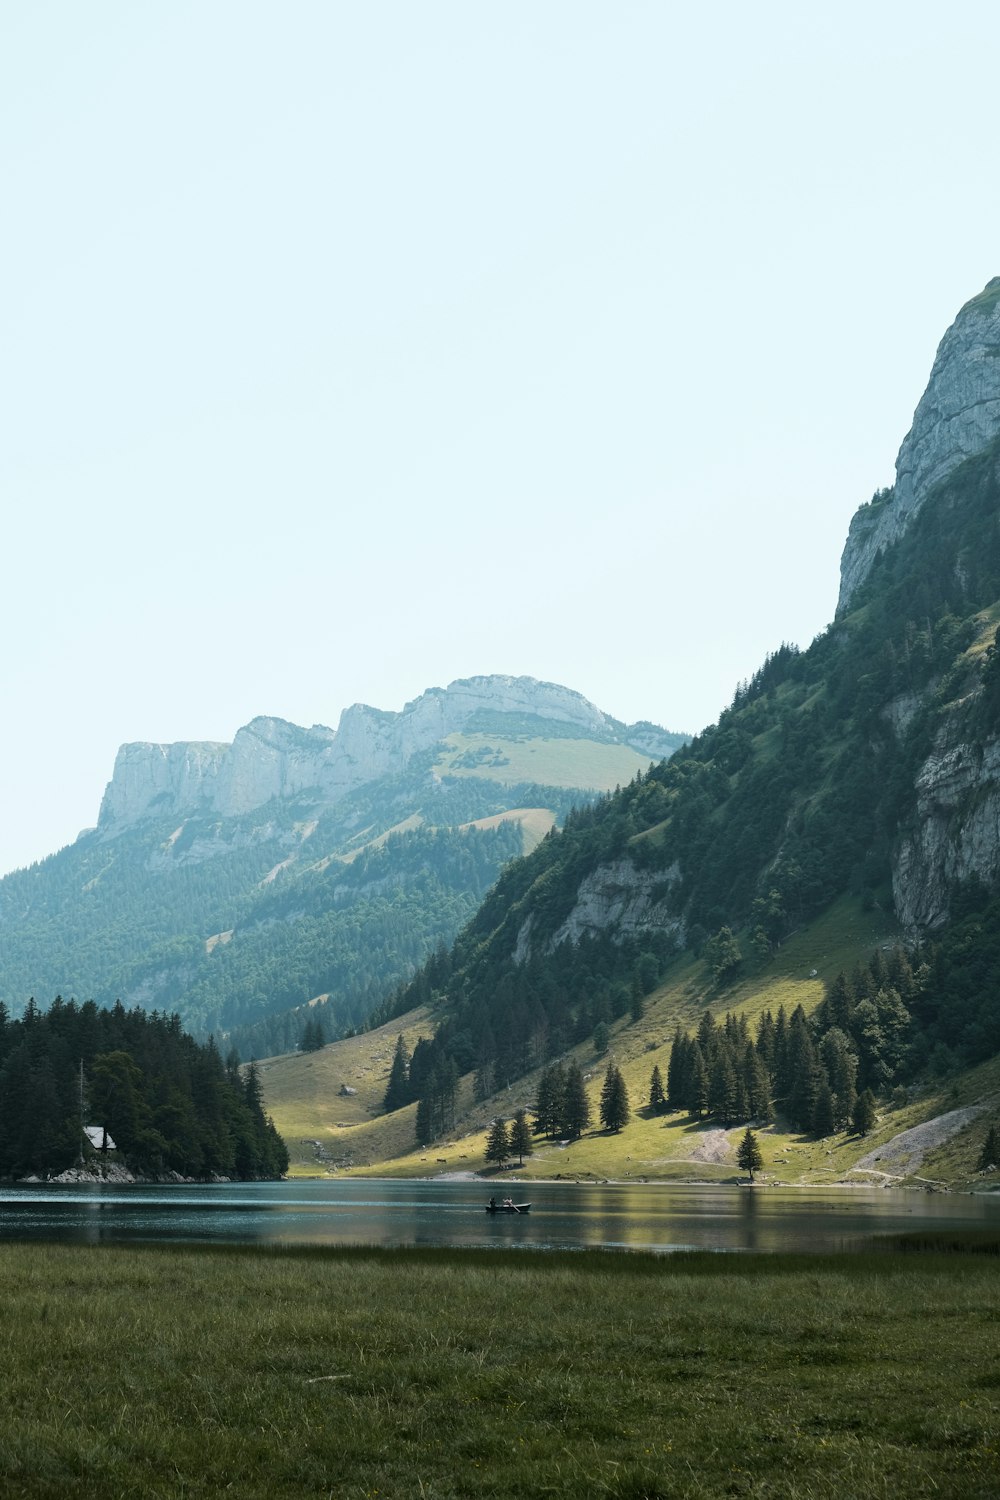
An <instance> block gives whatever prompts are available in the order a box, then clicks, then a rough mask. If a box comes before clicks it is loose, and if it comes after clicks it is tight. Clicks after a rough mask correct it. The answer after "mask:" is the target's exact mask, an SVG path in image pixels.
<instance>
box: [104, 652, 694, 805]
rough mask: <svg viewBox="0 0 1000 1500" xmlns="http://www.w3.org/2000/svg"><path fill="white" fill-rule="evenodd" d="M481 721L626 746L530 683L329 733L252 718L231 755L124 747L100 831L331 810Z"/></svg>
mask: <svg viewBox="0 0 1000 1500" xmlns="http://www.w3.org/2000/svg"><path fill="white" fill-rule="evenodd" d="M482 712H489V713H492V714H496V713H501V714H515V715H519V716H521V715H528V716H532V717H537V718H542V719H549V720H555V721H557V722H558V723H561V724H567V725H572V726H578V727H579V730H580V734H581V737H595V738H599V739H605V740H607V739H624V740H625V742H626V743H633V737H632V736H630V733H629V730H628V728H627V726H625V725H619V724H617V723H616V721H615V720H613V719H610V718H608V716H607V715H606V714H603V713H602V712H601V711H600V709H598V708H595V707H594V705H593V704H592V703H590V702H588V701H587V699H586V698H584V697H583V696H582V695H581V694H580V693H575V692H573V691H572V690H571V689H569V688H564V687H560V686H558V685H557V684H555V683H549V682H537V681H536V680H535V679H534V678H533V677H503V676H493V677H472V678H468V679H464V680H460V681H457V682H453V683H452V684H451V685H450V686H449V687H447V688H431V689H430V690H429V691H428V692H426V693H423V694H421V696H420V697H419V698H416V699H414V701H413V702H412V703H408V704H406V706H405V707H404V708H403V710H402V711H401V712H400V713H388V712H384V711H383V710H381V709H377V708H370V707H368V706H367V705H366V704H363V703H356V704H354V705H353V707H351V708H347V709H345V710H344V712H343V713H342V715H341V718H340V724H339V727H338V728H337V729H336V731H334V730H332V729H327V728H325V727H324V726H323V725H314V726H313V727H312V728H311V729H302V728H299V727H298V726H297V725H295V724H288V723H286V722H285V721H284V720H283V719H272V718H258V719H254V720H252V721H251V723H249V724H247V725H246V726H245V727H244V728H243V729H241V730H240V731H239V733H238V734H237V735H236V738H235V739H234V740H233V743H232V744H231V745H220V744H207V743H206V744H199V743H192V744H183V743H182V744H176V745H152V744H141V743H137V744H130V745H123V746H122V747H121V749H120V750H119V752H118V756H117V759H116V761H115V768H114V774H113V776H112V778H111V781H110V782H109V784H108V787H107V790H106V792H105V794H104V800H103V802H102V804H101V812H100V819H99V824H98V826H99V828H100V829H101V830H102V831H103V832H105V833H114V832H118V831H120V830H121V829H122V828H125V827H128V826H130V825H132V824H133V823H136V822H138V821H139V820H141V819H143V818H147V817H154V816H155V817H159V816H163V817H173V816H177V817H187V816H190V815H192V814H195V813H206V814H215V815H217V816H219V817H242V816H244V815H245V814H247V813H250V812H252V811H253V810H254V809H255V808H258V807H262V806H263V805H264V804H265V803H267V802H269V801H271V799H272V798H275V797H296V796H303V795H305V796H308V797H309V798H310V799H311V800H312V801H313V802H314V803H315V804H316V805H324V804H329V803H333V802H337V801H339V800H340V798H342V797H344V796H346V795H347V794H348V793H349V792H351V791H353V790H354V789H355V788H357V787H359V786H363V785H365V784H366V783H368V782H370V781H374V780H376V779H377V778H379V777H381V776H386V775H394V774H398V773H399V772H401V771H402V770H403V769H404V768H405V766H406V764H407V762H408V761H409V760H410V759H411V757H412V756H414V755H415V754H417V753H418V752H419V751H421V750H428V749H430V748H431V746H433V745H436V744H437V743H438V742H439V741H440V740H442V739H444V738H446V736H447V735H449V734H454V733H457V732H458V731H460V730H462V729H464V727H465V726H466V725H467V724H468V723H469V722H470V720H472V718H473V717H474V716H475V715H476V714H477V713H482ZM635 731H636V733H635V736H634V743H635V745H636V748H638V749H641V750H642V751H643V752H644V753H649V754H650V756H651V758H654V759H658V758H660V757H661V756H665V755H669V754H670V752H671V750H672V749H673V748H674V744H675V743H676V742H673V743H672V742H671V741H670V737H669V736H667V735H666V734H665V732H664V731H662V730H659V729H658V728H657V726H655V725H652V724H645V723H644V724H641V725H636V726H635Z"/></svg>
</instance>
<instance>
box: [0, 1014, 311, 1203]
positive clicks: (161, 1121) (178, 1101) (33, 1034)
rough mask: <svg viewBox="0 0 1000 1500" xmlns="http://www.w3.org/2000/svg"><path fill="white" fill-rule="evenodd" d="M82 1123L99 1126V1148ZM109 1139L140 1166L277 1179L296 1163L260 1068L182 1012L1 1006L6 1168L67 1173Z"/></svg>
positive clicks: (17, 1173)
mask: <svg viewBox="0 0 1000 1500" xmlns="http://www.w3.org/2000/svg"><path fill="white" fill-rule="evenodd" d="M85 1125H96V1126H98V1127H99V1130H100V1131H101V1132H102V1134H101V1137H100V1145H99V1146H98V1147H96V1148H95V1147H94V1146H93V1145H92V1144H91V1143H90V1141H89V1140H88V1139H87V1137H86V1136H85V1135H84V1132H83V1126H85ZM104 1132H106V1135H105V1134H104ZM107 1137H110V1139H111V1140H112V1141H113V1142H114V1147H115V1152H114V1159H116V1160H118V1161H121V1162H122V1163H123V1164H124V1165H125V1166H127V1167H128V1168H130V1169H131V1170H133V1171H135V1172H137V1173H139V1174H141V1175H154V1176H155V1175H162V1174H167V1173H177V1174H179V1175H180V1176H182V1177H195V1178H210V1177H234V1178H241V1179H242V1178H269V1177H279V1176H281V1174H282V1173H283V1172H284V1171H285V1170H286V1168H287V1166H288V1154H287V1152H286V1150H285V1145H284V1142H283V1141H282V1139H281V1137H280V1136H279V1135H278V1133H277V1131H276V1130H275V1128H274V1126H273V1124H272V1123H271V1122H270V1121H269V1120H268V1119H267V1118H266V1116H265V1114H264V1109H263V1104H262V1093H261V1086H260V1079H259V1077H258V1074H257V1069H256V1067H255V1066H254V1065H253V1064H251V1065H250V1067H249V1068H248V1069H246V1071H245V1072H243V1073H241V1072H240V1070H239V1068H238V1066H237V1063H236V1060H235V1059H233V1058H230V1059H229V1060H228V1062H225V1063H224V1062H223V1060H222V1058H221V1057H220V1055H219V1052H218V1050H217V1049H216V1047H215V1045H214V1043H212V1042H211V1041H210V1042H208V1043H206V1044H205V1045H203V1046H200V1045H199V1044H198V1043H196V1042H195V1041H194V1040H193V1039H192V1038H191V1037H190V1036H188V1035H186V1034H185V1032H184V1031H182V1029H181V1024H180V1020H179V1019H178V1017H177V1016H165V1015H160V1014H158V1013H155V1012H154V1013H153V1014H147V1013H146V1012H145V1011H142V1010H138V1009H133V1010H126V1009H125V1008H124V1007H123V1006H122V1005H120V1004H118V1005H115V1006H114V1007H113V1008H111V1009H110V1010H107V1009H99V1008H98V1007H97V1006H96V1005H95V1004H94V1003H93V1001H87V1002H85V1003H84V1004H83V1005H77V1004H76V1002H75V1001H72V1000H70V1001H63V1000H62V999H61V998H59V997H57V998H56V999H55V1000H54V1001H53V1003H52V1004H51V1005H50V1006H49V1008H48V1010H47V1011H43V1010H41V1009H40V1008H38V1007H37V1006H36V1004H35V1002H34V1000H31V1001H30V1002H29V1004H28V1006H27V1009H26V1010H25V1013H24V1015H23V1017H21V1019H19V1020H16V1021H12V1020H10V1019H9V1017H8V1015H7V1011H6V1008H5V1007H4V1006H2V1005H0V1177H3V1178H21V1177H26V1176H29V1175H32V1176H49V1175H53V1174H56V1173H59V1172H61V1171H64V1170H65V1169H66V1168H69V1167H72V1166H74V1165H75V1164H77V1163H78V1162H80V1161H81V1160H82V1159H84V1158H90V1157H92V1156H94V1155H95V1154H100V1153H101V1152H102V1148H103V1147H104V1145H105V1143H106V1139H107Z"/></svg>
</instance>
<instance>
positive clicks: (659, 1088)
mask: <svg viewBox="0 0 1000 1500" xmlns="http://www.w3.org/2000/svg"><path fill="white" fill-rule="evenodd" d="M649 1107H650V1109H651V1110H652V1111H653V1113H654V1115H662V1114H663V1112H664V1110H665V1109H666V1107H667V1098H666V1095H665V1094H664V1092H663V1078H662V1075H661V1073H660V1067H659V1064H658V1063H657V1064H655V1065H654V1067H653V1072H652V1074H651V1076H650V1080H649Z"/></svg>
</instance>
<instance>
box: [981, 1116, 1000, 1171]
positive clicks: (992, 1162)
mask: <svg viewBox="0 0 1000 1500" xmlns="http://www.w3.org/2000/svg"><path fill="white" fill-rule="evenodd" d="M990 1167H1000V1138H998V1134H997V1128H996V1126H995V1125H991V1126H990V1128H989V1130H988V1131H987V1132H986V1139H985V1141H984V1142H983V1149H982V1150H981V1151H980V1153H979V1160H978V1161H977V1162H976V1171H977V1172H988V1171H989V1169H990Z"/></svg>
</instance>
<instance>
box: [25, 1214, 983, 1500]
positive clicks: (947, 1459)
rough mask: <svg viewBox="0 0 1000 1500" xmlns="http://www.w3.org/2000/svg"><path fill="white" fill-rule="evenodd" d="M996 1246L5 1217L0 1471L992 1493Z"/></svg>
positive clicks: (399, 1484) (157, 1488)
mask: <svg viewBox="0 0 1000 1500" xmlns="http://www.w3.org/2000/svg"><path fill="white" fill-rule="evenodd" d="M993 1250H994V1255H993V1257H992V1258H991V1257H989V1256H986V1255H952V1256H950V1257H949V1256H944V1255H937V1254H930V1255H926V1254H925V1255H921V1254H913V1255H904V1254H901V1253H895V1254H889V1253H884V1254H881V1255H875V1254H872V1255H868V1254H865V1255H860V1256H853V1257H852V1256H845V1257H841V1258H840V1259H831V1258H824V1257H814V1258H808V1257H805V1258H792V1257H782V1256H774V1257H759V1258H758V1257H750V1256H747V1257H742V1256H741V1257H736V1256H721V1255H675V1256H668V1257H664V1258H660V1259H656V1258H653V1257H646V1256H636V1255H616V1254H607V1253H603V1254H602V1253H599V1252H593V1253H590V1252H581V1253H577V1254H573V1255H557V1254H553V1255H548V1254H546V1255H539V1254H536V1255H532V1254H530V1253H524V1252H517V1251H514V1252H508V1253H504V1252H482V1253H479V1252H450V1251H374V1250H356V1251H325V1252H317V1251H312V1250H310V1251H307V1252H296V1251H287V1250H286V1251H279V1252H275V1251H263V1250H246V1249H238V1250H228V1249H227V1250H206V1249H190V1248H182V1249H164V1248H148V1249H125V1248H119V1247H85V1246H42V1247H40V1246H37V1245H16V1244H5V1245H2V1246H0V1279H2V1285H3V1289H4V1290H3V1306H4V1314H5V1315H4V1318H3V1320H2V1323H0V1357H2V1361H3V1375H4V1378H3V1385H2V1397H0V1400H2V1408H3V1421H2V1423H0V1492H2V1493H3V1495H4V1496H5V1497H11V1500H16V1497H25V1500H27V1497H46V1500H48V1497H52V1500H55V1497H59V1500H66V1497H74V1496H78V1497H81V1500H104V1497H109V1500H110V1497H116V1500H117V1497H131V1496H137V1497H138V1496H142V1497H149V1500H153V1497H155V1500H174V1497H176V1500H180V1497H185V1500H189V1497H194V1496H200V1497H208V1496H216V1495H223V1494H229V1495H238V1496H240V1497H241V1500H276V1497H283V1496H288V1497H302V1496H322V1497H331V1496H335V1497H340V1496H343V1497H357V1500H362V1497H364V1500H393V1497H399V1500H403V1497H405V1500H411V1497H414V1496H423V1497H425V1500H449V1497H460V1496H461V1497H474V1496H484V1497H486V1496H489V1497H497V1500H501V1497H505V1496H540V1495H552V1496H580V1497H600V1496H607V1497H616V1500H642V1497H645V1500H657V1497H671V1500H682V1497H684V1500H688V1497H690V1500H707V1497H715V1496H728V1495H745V1496H761V1497H764V1496H767V1497H798V1496H802V1497H810V1500H822V1497H826V1496H829V1497H831V1500H832V1497H837V1500H842V1497H845V1496H850V1497H855V1500H864V1497H868V1496H871V1497H875V1496H879V1497H881V1496H890V1495H892V1496H906V1497H910V1500H912V1497H916V1496H925V1495H926V1496H932V1495H933V1496H936V1497H942V1496H962V1497H963V1500H975V1497H984V1500H985V1497H993V1496H996V1495H997V1494H998V1493H1000V1354H998V1350H1000V1339H998V1332H1000V1274H998V1262H997V1259H996V1257H995V1251H996V1244H995V1242H994V1245H993Z"/></svg>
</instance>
